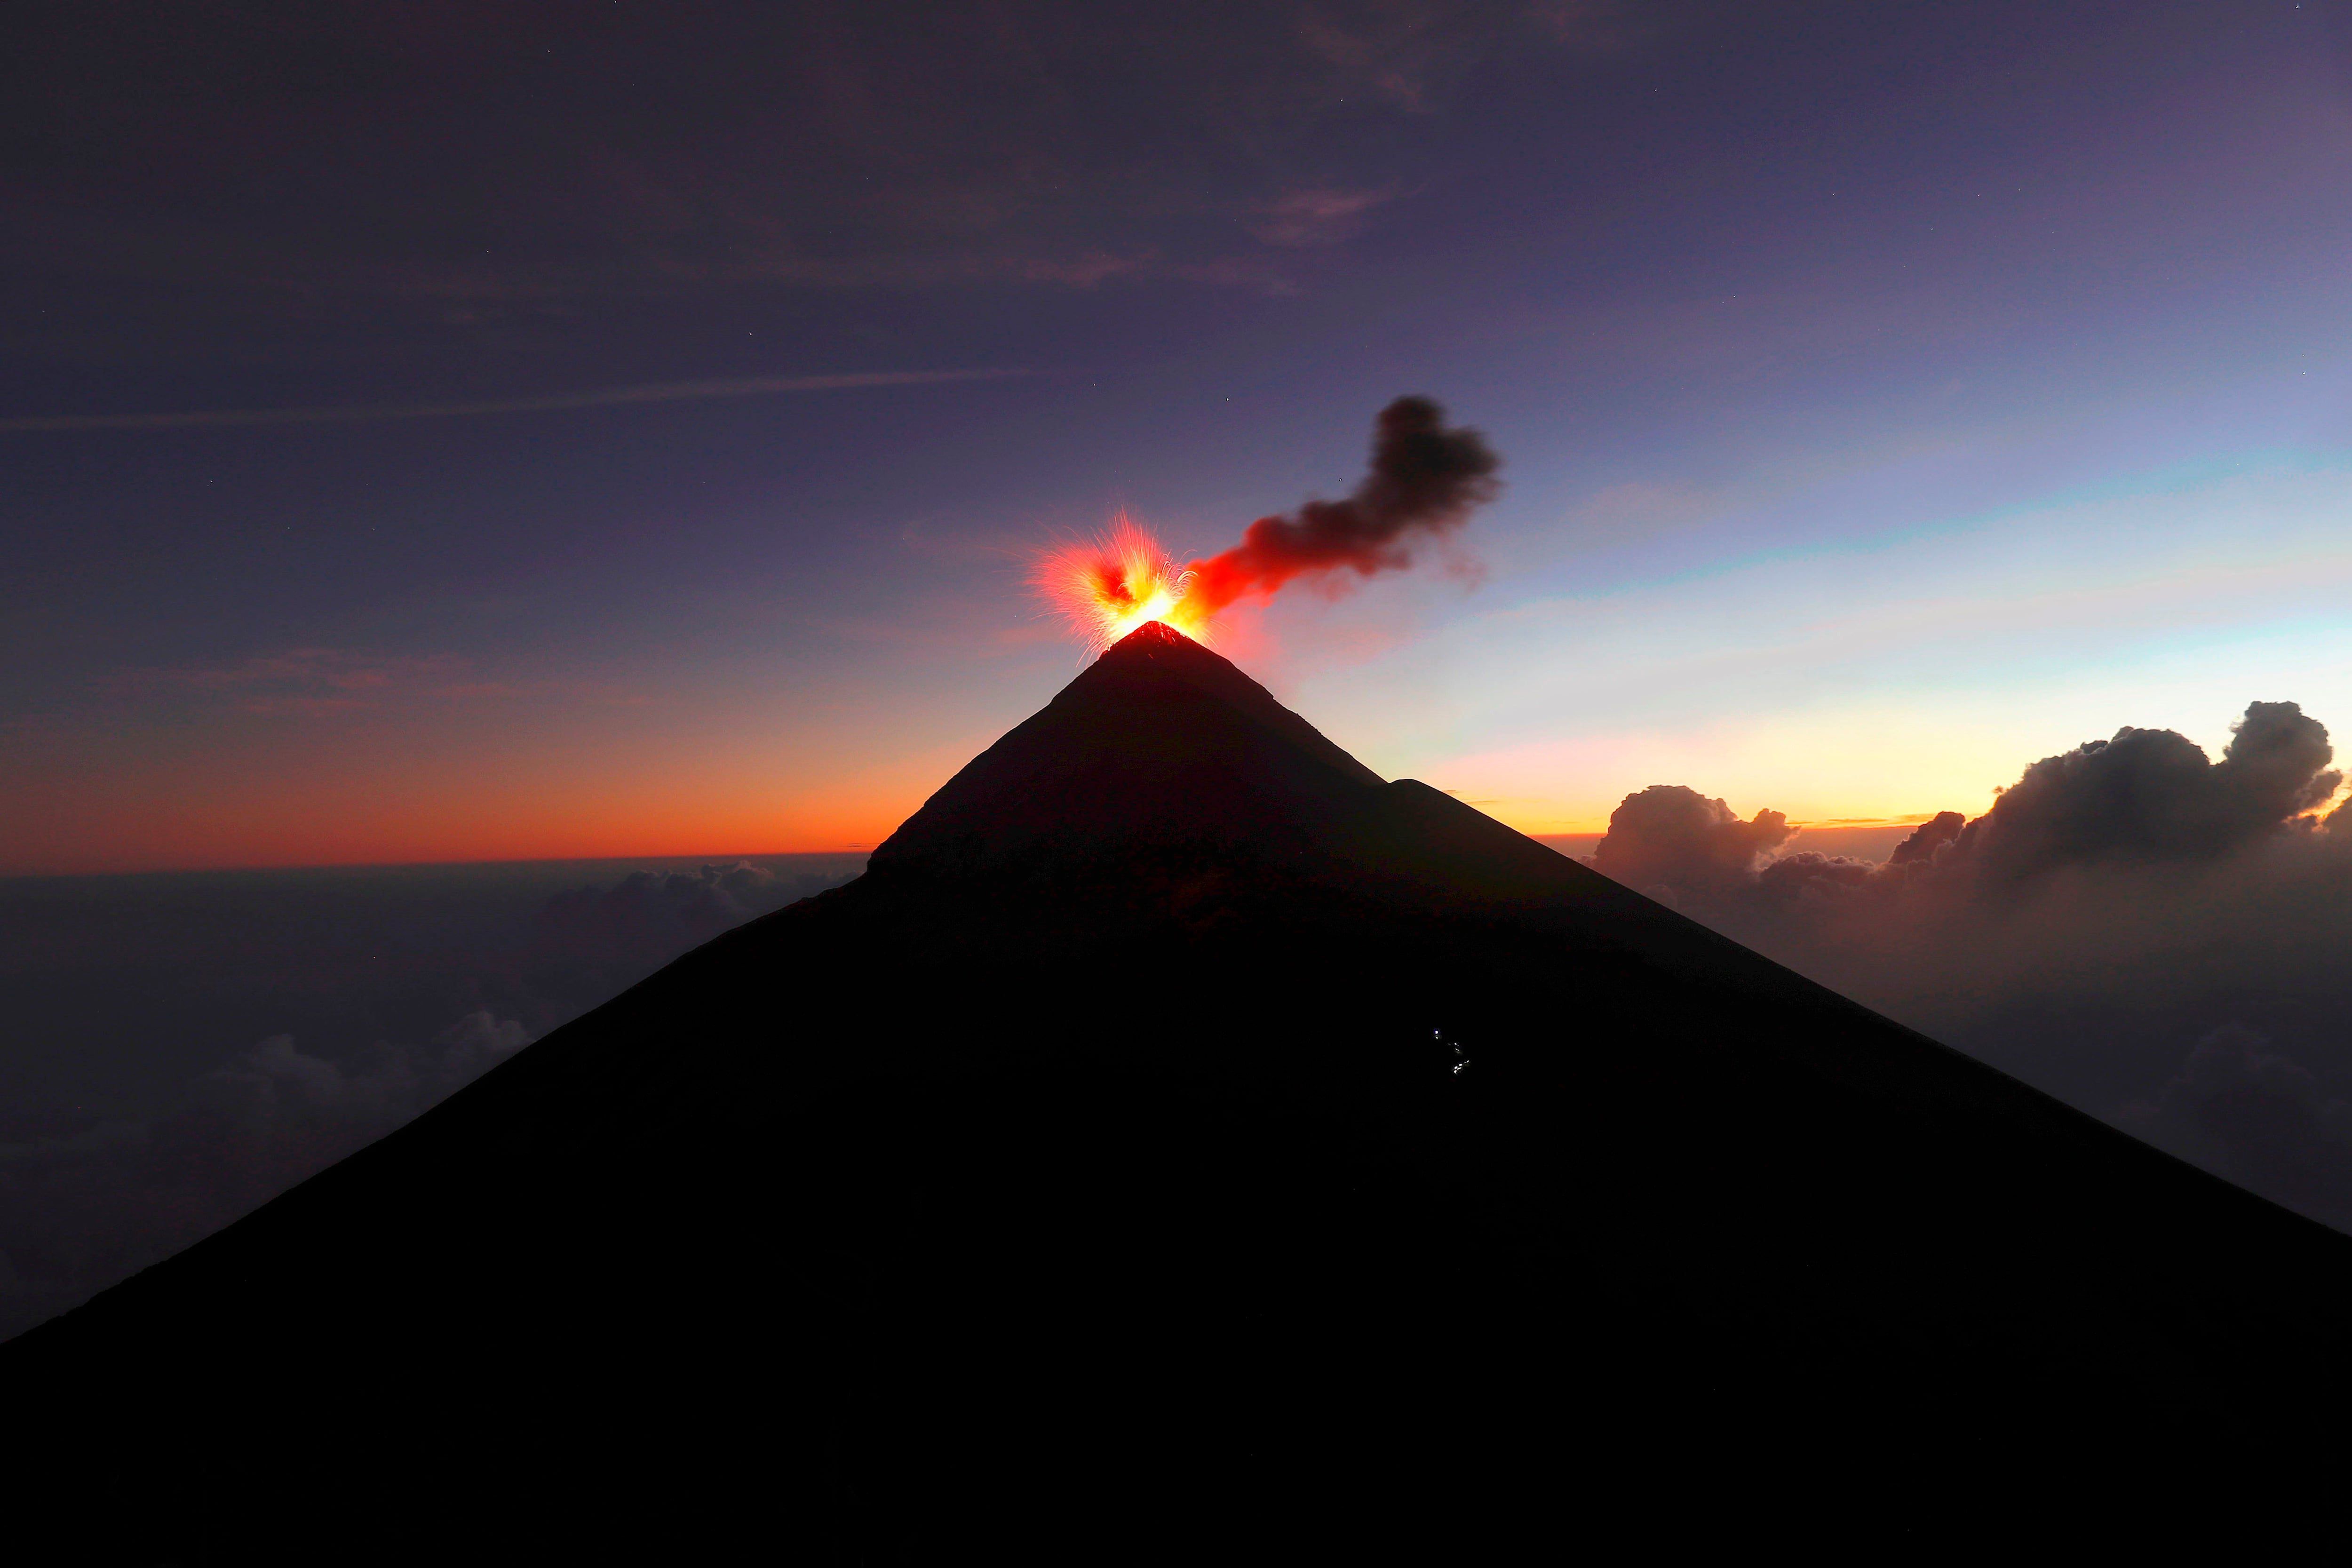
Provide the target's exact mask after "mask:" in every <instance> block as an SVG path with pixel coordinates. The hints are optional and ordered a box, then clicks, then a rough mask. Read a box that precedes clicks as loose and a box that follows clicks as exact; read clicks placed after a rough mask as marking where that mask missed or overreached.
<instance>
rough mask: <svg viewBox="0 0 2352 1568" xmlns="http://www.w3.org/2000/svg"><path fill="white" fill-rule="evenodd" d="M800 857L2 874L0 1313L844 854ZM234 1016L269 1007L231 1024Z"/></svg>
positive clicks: (378, 1127) (438, 1092)
mask: <svg viewBox="0 0 2352 1568" xmlns="http://www.w3.org/2000/svg"><path fill="white" fill-rule="evenodd" d="M819 859H821V860H823V861H824V862H825V863H824V864H814V865H804V866H803V865H796V864H793V863H786V864H782V865H768V866H763V865H757V864H752V863H750V862H742V863H738V864H734V865H706V866H700V867H698V868H691V869H667V870H665V869H642V870H635V871H631V872H628V873H626V874H625V875H621V876H618V877H617V878H614V877H610V876H609V874H608V876H607V878H606V879H600V880H597V881H593V882H583V881H580V880H579V879H578V878H579V875H580V873H579V871H578V869H577V868H569V869H568V874H569V876H570V878H571V883H570V885H568V886H566V885H562V884H560V883H559V884H557V885H555V886H554V887H553V888H552V889H550V888H549V887H548V885H547V879H549V878H551V877H555V876H563V875H565V874H567V868H530V867H524V868H509V869H500V868H487V869H485V868H436V869H430V870H423V871H419V870H415V869H414V868H411V869H407V870H389V871H376V872H354V873H318V872H299V871H297V872H281V873H263V874H258V875H257V874H252V873H233V874H203V873H199V874H190V875H185V876H180V877H163V878H147V879H120V878H92V879H26V880H23V881H18V882H15V883H12V884H7V885H5V886H0V980H5V982H6V983H7V989H8V992H9V994H10V995H11V997H12V1001H13V1008H12V1016H11V1017H10V1018H9V1019H8V1020H7V1025H8V1029H9V1033H8V1040H9V1043H10V1044H11V1046H12V1047H14V1048H13V1049H12V1050H11V1051H9V1052H7V1053H5V1054H0V1079H4V1080H5V1081H0V1109H5V1114H0V1338H5V1337H7V1336H8V1335H10V1334H14V1333H16V1332H19V1331H23V1330H25V1329H27V1328H30V1327H32V1326H33V1325H34V1324H35V1323H37V1322H40V1321H43V1320H44V1319H46V1318H48V1317H51V1316H54V1315H55V1314H56V1313H58V1312H60V1311H64V1310H67V1309H68V1308H70V1307H72V1306H74V1305H76V1304H77V1303H79V1302H80V1301H82V1300H86V1299H87V1298H88V1297H89V1296H90V1295H91V1294H92V1293H93V1292H95V1291H97V1290H100V1289H104V1288H105V1287H107V1286H108V1285H110V1284H113V1283H114V1282H115V1281H117V1280H119V1279H123V1278H125V1277H127V1276H129V1275H130V1274H131V1273H134V1272H136V1271H137V1270H138V1269H140V1268H145V1267H146V1266H148V1265H149V1264H152V1263H155V1262H158V1261H160V1260H161V1259H163V1258H167V1257H169V1256H171V1255H172V1254H173V1253H174V1252H177V1251H179V1250H180V1249H182V1248H183V1247H187V1246H189V1245H191V1244H192V1243H194V1242H196V1241H198V1240H201V1239H202V1238H203V1237H205V1236H207V1235H209V1234H211V1233H212V1232H214V1231H215V1230H217V1229H219V1228H220V1227H221V1226H225V1225H227V1224H229V1223H230V1222H231V1221H233V1220H235V1219H236V1218H237V1217H238V1216H239V1215H244V1214H247V1213H249V1212H250V1211H251V1210H253V1209H255V1208H257V1207H258V1206H259V1205H262V1204H264V1203H267V1202H268V1200H269V1199H270V1198H272V1197H274V1196H276V1195H277V1194H279V1193H281V1192H283V1191H285V1190H286V1189H287V1188H289V1187H290V1186H292V1185H294V1184H296V1183H298V1182H300V1181H302V1180H304V1179H305V1178H307V1177H309V1176H310V1175H312V1174H314V1173H317V1172H319V1171H320V1170H323V1169H325V1168H326V1167H327V1166H328V1165H331V1164H332V1163H334V1162H336V1161H337V1160H340V1159H341V1158H343V1157H344V1156H345V1155H347V1154H350V1153H352V1152H355V1151H357V1150H358V1149H360V1148H362V1147H363V1146H364V1145H366V1144H368V1143H370V1142H373V1141H374V1140H375V1139H377V1138H380V1137H382V1136H383V1134H384V1133H386V1132H389V1131H392V1130H393V1129H394V1128H396V1127H398V1126H400V1125H402V1124H403V1123H404V1122H406V1121H409V1120H410V1119H411V1118H413V1117H415V1116H416V1115H418V1114H420V1113H421V1112H423V1111H425V1110H429V1109H430V1108H431V1107H432V1106H434V1105H435V1104H437V1103H438V1102H439V1101H441V1100H444V1099H446V1097H447V1096H448V1095H450V1094H452V1093H454V1092H456V1091H457V1089H462V1088H464V1087H465V1086H466V1085H467V1083H470V1082H472V1081H473V1080H474V1079H477V1078H478V1077H480V1076H481V1075H482V1074H483V1073H485V1072H487V1071H488V1070H490V1069H491V1068H494V1067H496V1066H497V1065H498V1064H499V1063H500V1062H502V1061H504V1060H506V1059H508V1058H509V1057H511V1056H513V1055H514V1054H515V1053H516V1052H517V1051H519V1050H520V1049H522V1048H524V1047H526V1046H527V1045H529V1044H530V1042H531V1041H532V1040H533V1039H535V1038H537V1037H540V1036H541V1035H543V1034H545V1033H546V1032H548V1031H549V1030H550V1029H552V1028H554V1027H555V1026H559V1025H561V1024H562V1023H563V1022H565V1021H566V1020H568V1019H570V1018H572V1017H573V1016H577V1015H579V1014H581V1013H583V1012H585V1011H587V1010H588V1009H589V1008H591V1007H593V1006H595V1005H597V1004H599V1003H601V1002H603V1001H604V1000H605V999H606V998H608V997H610V996H613V995H614V994H618V993H619V992H621V991H623V990H625V989H626V988H627V987H628V986H630V985H632V984H635V983H636V982H637V981H638V980H641V979H643V978H644V977H645V976H646V975H647V974H649V973H652V972H653V971H655V970H656V969H658V968H659V967H661V966H662V965H663V964H664V963H667V962H668V961H669V960H670V959H672V958H675V957H677V955H678V954H680V953H682V952H686V951H687V950H688V949H689V948H692V947H695V946H697V945H698V944H699V943H701V942H705V941H708V940H709V938H710V937H713V936H716V935H718V934H719V932H721V931H726V930H728V929H730V927H733V926H735V925H739V924H740V923H741V922H743V921H746V920H750V919H752V918H755V917H757V916H759V915H761V914H764V913H767V912H769V911H770V910H775V909H780V908H782V906H784V905H785V904H788V903H791V902H793V901H794V900H797V899H800V898H803V897H805V896H807V895H809V894H811V893H814V892H817V891H820V890H822V889H824V888H826V887H831V886H835V885H836V884H838V883H840V882H842V881H845V880H846V879H847V878H848V876H849V875H851V874H853V873H854V871H855V869H856V861H855V859H854V858H843V860H844V863H839V864H835V863H833V862H834V861H835V858H819ZM126 976H129V977H135V980H126ZM257 1018H274V1019H278V1020H290V1022H281V1023H279V1024H278V1025H277V1026H274V1027H270V1028H269V1032H268V1033H261V1032H259V1031H258V1030H254V1031H252V1032H243V1031H247V1030H251V1029H252V1021H253V1020H255V1019H257ZM48 1042H56V1045H55V1047H53V1048H49V1049H47V1050H46V1051H45V1049H44V1047H45V1046H47V1043H48ZM45 1056H46V1058H47V1065H48V1067H49V1069H50V1070H49V1073H48V1075H47V1077H46V1078H38V1079H36V1078H35V1077H34V1075H33V1072H32V1069H34V1068H37V1067H39V1066H41V1065H42V1060H43V1058H44V1057H45ZM125 1085H130V1086H133V1088H134V1090H135V1095H134V1097H133V1098H131V1099H127V1100H126V1099H125V1098H124V1091H123V1086H125Z"/></svg>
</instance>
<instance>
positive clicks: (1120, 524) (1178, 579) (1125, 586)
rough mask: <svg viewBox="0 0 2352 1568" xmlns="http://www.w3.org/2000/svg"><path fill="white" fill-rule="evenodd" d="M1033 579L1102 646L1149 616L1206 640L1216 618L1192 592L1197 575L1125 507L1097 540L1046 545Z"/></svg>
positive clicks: (1091, 643) (1084, 637)
mask: <svg viewBox="0 0 2352 1568" xmlns="http://www.w3.org/2000/svg"><path fill="white" fill-rule="evenodd" d="M1029 580H1030V583H1031V584H1032V585H1033V586H1034V587H1035V588H1036V590H1037V592H1038V593H1039V594H1040V595H1042V596H1043V597H1044V598H1045V602H1046V603H1047V604H1049V605H1052V606H1053V607H1054V609H1055V611H1057V612H1058V613H1059V614H1060V615H1061V616H1063V618H1064V619H1066V620H1067V621H1068V622H1069V623H1070V626H1071V628H1072V629H1073V630H1074V631H1076V633H1077V635H1078V637H1079V639H1080V640H1081V641H1083V642H1084V643H1086V645H1087V647H1090V648H1092V649H1094V650H1095V651H1096V652H1097V653H1099V652H1101V651H1102V650H1103V649H1105V648H1107V647H1110V646H1111V645H1112V644H1113V643H1115V642H1117V641H1118V640H1119V639H1120V638H1121V637H1125V636H1127V635H1128V634H1129V632H1131V631H1133V630H1135V629H1136V628H1137V627H1138V626H1144V625H1146V624H1148V623H1150V622H1152V621H1159V622H1160V623H1161V624H1162V625H1165V626H1172V627H1173V628H1175V629H1176V630H1177V631H1180V632H1182V633H1183V634H1184V635H1185V636H1186V637H1191V638H1192V640H1193V641H1195V642H1199V643H1206V642H1207V641H1208V640H1209V635H1210V627H1211V621H1212V617H1211V616H1210V615H1209V613H1208V611H1207V608H1206V606H1205V605H1203V604H1202V602H1201V601H1199V600H1197V599H1194V598H1192V597H1191V593H1192V584H1193V576H1192V573H1191V572H1189V571H1180V570H1179V569H1178V567H1177V565H1176V563H1175V561H1174V560H1173V559H1172V558H1171V556H1170V555H1169V553H1168V552H1167V551H1165V550H1163V549H1162V548H1160V542H1159V541H1158V540H1157V539H1154V538H1153V537H1152V536H1151V535H1150V533H1149V532H1148V531H1145V530H1144V529H1143V528H1141V527H1140V526H1139V525H1138V524H1137V523H1136V521H1135V520H1134V519H1132V518H1130V517H1129V516H1128V515H1127V514H1126V513H1125V512H1121V513H1119V514H1118V517H1117V518H1115V519H1113V520H1112V521H1111V525H1110V527H1109V528H1108V530H1106V531H1104V532H1102V533H1100V534H1098V535H1097V536H1096V537H1095V538H1093V539H1082V540H1073V541H1071V542H1068V543H1066V544H1058V545H1055V546H1054V547H1053V548H1052V549H1050V550H1047V551H1045V552H1044V553H1043V554H1041V555H1039V556H1038V557H1037V563H1036V566H1035V569H1034V571H1033V572H1032V573H1031V574H1030V579H1029Z"/></svg>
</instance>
